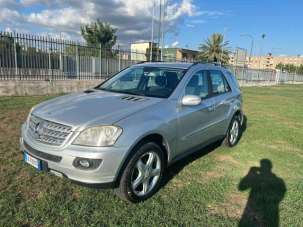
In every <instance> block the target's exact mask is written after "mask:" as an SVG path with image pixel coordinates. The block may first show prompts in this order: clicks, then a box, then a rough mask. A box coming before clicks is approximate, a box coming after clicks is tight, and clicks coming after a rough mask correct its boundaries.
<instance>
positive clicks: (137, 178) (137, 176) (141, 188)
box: [131, 151, 162, 196]
mask: <svg viewBox="0 0 303 227" xmlns="http://www.w3.org/2000/svg"><path fill="white" fill-rule="evenodd" d="M161 168H162V166H161V160H160V157H159V155H158V154H157V153H156V152H154V151H149V152H146V153H144V154H143V155H142V156H141V157H140V158H139V159H138V160H137V162H136V164H135V166H134V169H133V171H132V174H131V187H132V190H133V192H134V193H135V194H136V195H137V196H145V195H146V194H148V193H149V192H150V191H151V190H153V188H155V186H156V185H157V183H158V181H159V178H160V173H161Z"/></svg>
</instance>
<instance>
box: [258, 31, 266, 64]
mask: <svg viewBox="0 0 303 227" xmlns="http://www.w3.org/2000/svg"><path fill="white" fill-rule="evenodd" d="M265 37H266V34H262V36H261V38H262V40H261V44H260V56H259V69H261V58H262V57H261V55H262V52H263V50H262V49H263V47H262V45H263V42H262V41H263V40H264V39H265Z"/></svg>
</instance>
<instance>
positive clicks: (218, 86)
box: [210, 71, 230, 95]
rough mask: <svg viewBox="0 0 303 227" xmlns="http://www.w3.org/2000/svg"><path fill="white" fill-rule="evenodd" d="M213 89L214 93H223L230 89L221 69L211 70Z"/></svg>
mask: <svg viewBox="0 0 303 227" xmlns="http://www.w3.org/2000/svg"><path fill="white" fill-rule="evenodd" d="M210 79H211V89H212V93H213V94H216V95H218V94H223V93H226V92H229V91H230V87H229V85H228V83H227V81H226V79H225V78H224V76H223V74H222V72H220V71H210Z"/></svg>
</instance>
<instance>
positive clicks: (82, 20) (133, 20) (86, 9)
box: [0, 0, 220, 43]
mask: <svg viewBox="0 0 303 227" xmlns="http://www.w3.org/2000/svg"><path fill="white" fill-rule="evenodd" d="M167 1H168V5H167V11H166V21H165V31H166V32H172V33H177V32H178V28H179V26H180V25H182V24H184V23H185V20H186V18H191V19H193V18H196V20H197V21H198V20H199V18H197V17H199V16H218V15H220V12H219V11H200V9H199V8H198V6H197V5H196V4H195V3H194V1H193V0H167ZM196 1H198V0H196ZM155 2H157V3H158V1H155ZM152 9H153V1H152V0H140V3H138V0H127V1H126V0H85V1H84V0H18V1H17V0H0V29H2V30H4V29H6V28H10V29H11V30H15V31H24V30H28V31H30V33H38V34H53V35H56V36H57V35H60V36H62V34H64V37H70V38H72V39H78V40H80V39H81V38H80V37H81V36H80V26H81V25H83V24H87V23H90V22H92V21H95V20H97V19H100V20H101V21H105V22H109V23H111V24H112V25H113V26H114V27H115V28H117V29H118V40H119V42H121V43H130V42H134V41H136V40H149V39H150V33H151V17H152ZM158 14H159V12H158V7H157V8H156V16H155V31H157V26H158V24H159V22H158ZM190 24H196V23H195V22H190ZM155 36H157V32H155Z"/></svg>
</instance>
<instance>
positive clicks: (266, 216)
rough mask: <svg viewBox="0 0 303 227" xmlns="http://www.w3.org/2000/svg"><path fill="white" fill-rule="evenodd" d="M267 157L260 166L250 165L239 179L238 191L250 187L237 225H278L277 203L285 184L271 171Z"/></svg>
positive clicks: (280, 199) (283, 193) (279, 200)
mask: <svg viewBox="0 0 303 227" xmlns="http://www.w3.org/2000/svg"><path fill="white" fill-rule="evenodd" d="M271 170H272V163H271V161H270V160H268V159H262V160H261V161H260V167H251V168H250V170H249V172H248V174H247V175H246V176H245V177H244V178H243V179H242V180H241V181H240V184H239V186H238V189H239V190H240V191H244V190H248V189H250V195H249V198H248V201H247V204H246V207H245V210H244V212H243V215H242V218H241V220H240V222H239V226H240V227H242V226H273V227H276V226H279V203H280V202H281V201H282V200H283V198H284V195H285V192H286V186H285V183H284V181H283V179H281V178H279V177H278V176H276V175H275V174H274V173H273V172H272V171H271Z"/></svg>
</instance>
